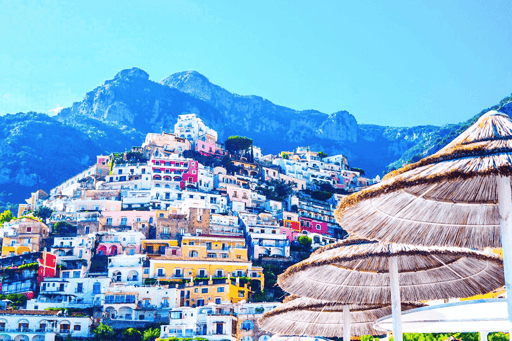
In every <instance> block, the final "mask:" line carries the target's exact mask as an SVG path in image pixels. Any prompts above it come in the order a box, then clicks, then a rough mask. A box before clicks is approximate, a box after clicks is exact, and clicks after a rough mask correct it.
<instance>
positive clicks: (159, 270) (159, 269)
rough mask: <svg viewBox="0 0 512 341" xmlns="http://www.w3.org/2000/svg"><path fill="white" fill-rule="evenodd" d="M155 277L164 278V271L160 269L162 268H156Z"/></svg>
mask: <svg viewBox="0 0 512 341" xmlns="http://www.w3.org/2000/svg"><path fill="white" fill-rule="evenodd" d="M157 276H158V277H164V276H165V271H164V269H162V268H158V270H157Z"/></svg>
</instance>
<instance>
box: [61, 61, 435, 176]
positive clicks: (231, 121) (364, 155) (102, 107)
mask: <svg viewBox="0 0 512 341" xmlns="http://www.w3.org/2000/svg"><path fill="white" fill-rule="evenodd" d="M191 112H193V113H196V114H197V115H198V116H199V117H201V118H202V119H203V120H204V121H205V123H206V124H207V125H208V126H210V127H212V128H213V129H215V130H216V131H217V132H218V134H219V140H220V141H224V140H225V139H226V138H227V137H228V136H230V135H245V136H248V137H251V138H252V139H253V140H254V143H255V144H256V145H258V146H260V147H261V148H262V149H263V151H264V152H265V153H278V152H279V151H282V150H292V149H294V148H296V147H297V146H308V145H309V146H311V147H312V148H314V149H316V150H323V151H324V152H326V153H328V154H331V155H333V154H338V153H342V154H345V155H347V156H348V157H349V159H350V161H351V162H352V164H353V165H355V166H358V167H361V168H364V169H365V170H366V172H367V174H368V175H369V176H374V175H376V174H380V173H381V172H382V170H383V169H384V167H386V166H387V165H388V164H389V163H391V162H393V161H395V160H396V159H397V158H399V157H400V156H401V155H402V154H403V153H404V152H405V151H406V150H408V149H409V148H411V147H412V146H413V145H414V144H415V142H416V141H417V140H418V139H419V138H421V137H423V136H424V135H426V134H428V133H430V132H431V131H433V130H434V129H436V128H435V127H430V126H423V127H415V128H390V127H380V126H371V127H370V126H360V125H358V124H357V120H356V119H355V117H354V116H353V115H351V114H350V113H348V112H347V111H338V112H336V113H332V114H326V113H322V112H319V111H316V110H304V111H298V110H294V109H290V108H287V107H283V106H280V105H276V104H274V103H272V102H271V101H269V100H267V99H264V98H262V97H259V96H241V95H237V94H234V93H231V92H229V91H228V90H226V89H224V88H222V87H220V86H218V85H215V84H213V83H211V82H210V81H209V80H208V78H206V77H205V76H203V75H201V74H200V73H198V72H196V71H188V72H178V73H175V74H172V75H170V76H169V77H167V78H166V79H164V80H163V81H161V82H160V83H157V82H153V81H151V80H150V79H149V75H148V74H147V73H146V72H145V71H143V70H141V69H138V68H132V69H129V70H123V71H121V72H119V73H118V74H117V75H116V76H115V77H114V78H113V79H112V80H107V81H106V82H105V83H104V84H103V85H101V86H99V87H97V88H95V89H94V90H92V91H91V92H89V93H87V94H86V96H85V98H84V100H83V101H82V102H78V103H75V104H73V106H72V107H71V108H67V109H64V110H62V111H61V112H60V113H59V115H58V119H59V120H61V121H66V122H73V121H75V120H83V118H84V117H89V118H94V119H97V120H100V121H102V122H110V123H115V124H120V125H122V126H126V127H127V128H128V129H135V130H136V131H137V132H141V133H143V134H145V133H148V132H161V131H172V130H173V127H174V123H175V122H176V120H177V117H178V115H180V114H183V113H191Z"/></svg>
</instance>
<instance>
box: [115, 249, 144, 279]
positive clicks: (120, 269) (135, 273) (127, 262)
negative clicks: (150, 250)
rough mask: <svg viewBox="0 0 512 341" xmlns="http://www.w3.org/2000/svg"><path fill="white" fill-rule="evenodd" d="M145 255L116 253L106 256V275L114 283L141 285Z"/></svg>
mask: <svg viewBox="0 0 512 341" xmlns="http://www.w3.org/2000/svg"><path fill="white" fill-rule="evenodd" d="M145 260H146V255H118V256H111V257H109V258H108V277H109V278H112V283H115V285H127V284H131V285H142V275H143V272H144V269H143V267H144V261H145Z"/></svg>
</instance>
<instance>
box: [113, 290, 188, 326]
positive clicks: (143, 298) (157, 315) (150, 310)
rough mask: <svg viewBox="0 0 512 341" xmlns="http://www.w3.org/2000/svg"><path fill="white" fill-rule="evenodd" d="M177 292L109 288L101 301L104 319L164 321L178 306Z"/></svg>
mask: <svg viewBox="0 0 512 341" xmlns="http://www.w3.org/2000/svg"><path fill="white" fill-rule="evenodd" d="M177 292H178V290H177V289H176V288H163V287H161V286H151V287H149V286H143V287H141V286H120V287H116V288H109V289H108V290H107V291H106V292H105V299H104V301H103V306H104V313H105V317H106V318H109V319H111V320H135V321H148V322H153V321H156V320H160V319H162V318H164V319H166V318H167V316H168V314H169V309H172V308H174V307H176V305H177V304H178V295H177Z"/></svg>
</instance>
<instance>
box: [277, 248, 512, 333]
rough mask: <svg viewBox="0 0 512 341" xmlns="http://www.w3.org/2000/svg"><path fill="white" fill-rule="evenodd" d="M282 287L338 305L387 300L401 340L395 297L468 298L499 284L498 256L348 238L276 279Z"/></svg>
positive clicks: (479, 252) (413, 300)
mask: <svg viewBox="0 0 512 341" xmlns="http://www.w3.org/2000/svg"><path fill="white" fill-rule="evenodd" d="M278 283H279V285H280V286H281V287H282V288H283V289H284V290H285V291H287V292H290V293H292V294H296V295H300V296H306V297H310V298H314V299H318V300H326V301H337V302H340V303H343V304H389V303H391V304H392V308H393V309H392V311H393V319H394V330H393V334H394V335H395V340H401V339H402V333H401V323H400V314H401V307H400V301H401V299H403V300H404V301H406V302H417V301H423V300H435V299H446V298H453V297H469V296H473V295H477V294H485V293H488V292H490V291H492V290H494V289H497V288H499V287H501V286H503V284H504V278H503V267H502V260H501V259H500V258H499V257H498V256H497V255H490V254H486V253H483V252H481V251H475V250H470V249H463V248H456V247H451V248H446V247H426V246H411V245H404V244H392V243H383V242H376V241H369V240H364V239H348V240H344V241H341V242H338V243H335V244H332V245H328V246H325V247H323V248H321V249H319V250H318V251H317V252H315V253H314V254H313V255H312V256H311V257H310V258H308V259H306V260H304V261H302V262H300V263H298V264H295V265H293V266H291V267H289V268H288V269H287V270H286V271H285V272H284V273H283V274H282V275H280V276H279V278H278Z"/></svg>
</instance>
